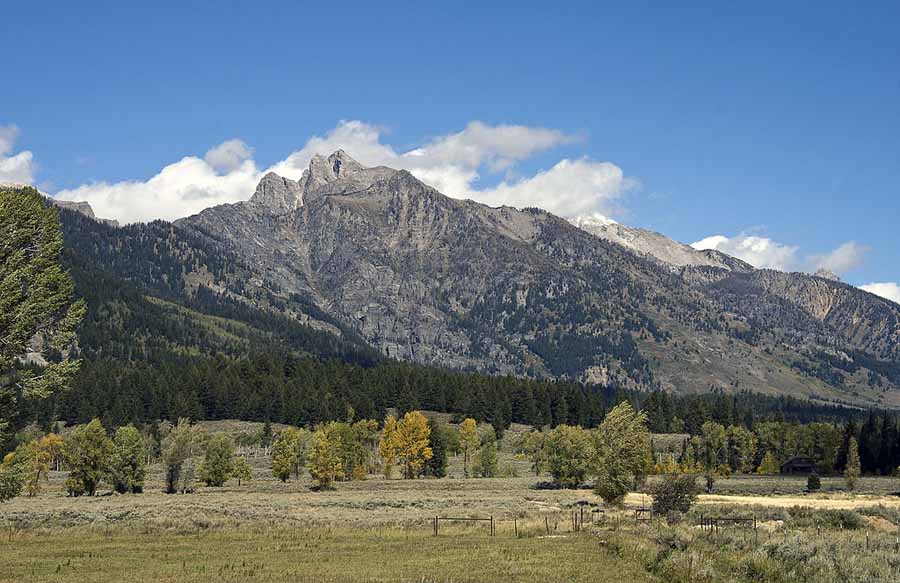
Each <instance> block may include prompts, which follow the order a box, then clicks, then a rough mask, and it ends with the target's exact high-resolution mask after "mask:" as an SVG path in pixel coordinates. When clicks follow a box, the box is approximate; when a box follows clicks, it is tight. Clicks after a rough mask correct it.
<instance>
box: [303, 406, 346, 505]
mask: <svg viewBox="0 0 900 583" xmlns="http://www.w3.org/2000/svg"><path fill="white" fill-rule="evenodd" d="M342 447H343V444H342V443H341V436H340V428H339V427H338V425H337V424H336V423H335V422H334V421H332V422H330V423H326V424H325V425H320V426H319V427H318V428H317V429H316V430H315V431H314V432H313V434H312V444H311V446H310V451H309V475H310V476H312V479H313V480H315V481H316V484H317V485H318V487H319V489H320V490H327V489H329V488H331V487H332V484H333V483H334V482H335V481H337V480H343V479H344V460H343V457H342V456H341V451H342Z"/></svg>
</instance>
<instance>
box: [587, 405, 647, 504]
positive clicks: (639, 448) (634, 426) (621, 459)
mask: <svg viewBox="0 0 900 583" xmlns="http://www.w3.org/2000/svg"><path fill="white" fill-rule="evenodd" d="M594 435H595V439H594V449H595V451H596V455H595V456H594V474H595V475H596V476H597V480H596V482H595V484H594V491H595V492H596V493H597V494H598V495H599V496H600V497H601V498H603V500H605V501H606V502H607V503H609V504H618V503H620V502H621V501H622V499H623V498H624V497H625V494H626V493H627V492H628V489H629V487H631V485H632V484H633V483H634V477H635V475H637V474H638V473H640V471H641V468H642V467H643V465H644V464H645V460H646V459H647V455H646V451H647V449H649V447H650V435H649V432H648V431H647V416H646V414H644V413H643V412H636V411H635V410H634V409H633V408H632V407H631V405H630V404H628V403H621V404H619V405H616V406H615V407H614V408H613V409H612V411H610V412H609V413H608V414H607V415H606V417H605V418H604V419H603V422H602V423H601V424H600V427H599V428H598V429H597V431H596V432H595V433H594Z"/></svg>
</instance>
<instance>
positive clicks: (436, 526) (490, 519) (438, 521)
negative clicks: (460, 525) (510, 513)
mask: <svg viewBox="0 0 900 583" xmlns="http://www.w3.org/2000/svg"><path fill="white" fill-rule="evenodd" d="M442 520H443V521H444V522H487V523H489V524H490V529H491V530H490V532H491V536H494V535H495V534H496V530H495V527H494V517H493V516H489V517H487V518H471V517H466V518H458V517H452V516H435V517H434V518H433V519H432V527H433V529H434V536H437V535H438V531H439V529H440V525H441V521H442ZM513 522H514V523H515V519H513ZM515 529H516V536H518V535H519V528H518V524H515Z"/></svg>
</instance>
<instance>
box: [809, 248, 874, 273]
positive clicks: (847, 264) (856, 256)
mask: <svg viewBox="0 0 900 583" xmlns="http://www.w3.org/2000/svg"><path fill="white" fill-rule="evenodd" d="M868 252H869V247H867V246H865V245H860V244H859V243H857V242H856V241H847V242H846V243H844V244H843V245H841V246H840V247H838V248H837V249H835V250H834V251H832V252H831V253H826V254H824V255H813V256H812V257H810V262H811V263H812V264H813V265H814V266H815V268H816V269H827V270H828V271H833V272H835V273H846V272H848V271H850V270H852V269H855V268H856V267H859V266H860V265H862V262H863V259H865V256H866V254H867V253H868Z"/></svg>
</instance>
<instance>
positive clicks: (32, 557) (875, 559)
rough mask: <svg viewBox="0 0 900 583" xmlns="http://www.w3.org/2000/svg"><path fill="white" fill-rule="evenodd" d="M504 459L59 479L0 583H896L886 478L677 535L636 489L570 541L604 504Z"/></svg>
mask: <svg viewBox="0 0 900 583" xmlns="http://www.w3.org/2000/svg"><path fill="white" fill-rule="evenodd" d="M215 429H216V430H224V431H228V432H230V433H232V434H234V435H237V434H239V433H241V432H244V431H246V430H247V428H246V426H245V425H243V424H240V423H234V424H232V425H228V424H224V423H223V424H220V425H219V426H217V427H216V428H215ZM509 438H510V439H513V438H514V436H513V435H511V436H509ZM510 449H511V448H510V447H508V444H507V446H506V447H504V451H502V453H501V459H500V467H501V471H502V472H503V473H504V477H501V478H492V479H475V478H472V479H464V478H463V477H462V476H463V471H462V460H461V458H460V457H456V458H453V459H452V460H451V463H450V468H449V477H447V478H443V479H439V480H436V479H421V480H400V479H394V480H385V479H383V478H382V477H380V476H370V477H369V478H368V479H367V480H364V481H355V482H343V483H339V484H337V485H336V488H335V490H333V491H328V492H317V491H314V490H313V489H312V482H311V481H310V479H309V477H308V476H306V475H302V476H301V477H300V479H299V480H291V481H289V482H287V483H282V482H279V481H278V480H276V479H274V478H273V477H272V476H271V472H270V469H269V464H270V460H269V458H268V457H267V456H266V455H264V452H263V451H262V450H259V449H253V448H248V449H247V450H245V453H251V454H255V455H251V456H250V457H249V458H248V459H249V462H250V465H251V467H252V470H253V480H252V481H251V482H249V483H244V484H243V485H241V486H238V485H237V484H236V483H235V482H234V481H233V480H232V481H230V482H229V483H228V484H227V485H226V486H225V487H222V488H208V487H205V486H202V485H199V484H198V485H197V486H196V490H195V492H194V493H192V494H186V495H178V494H176V495H166V494H164V493H163V491H162V490H163V476H162V470H161V467H160V466H159V465H154V466H151V468H150V472H149V475H148V480H147V484H146V489H145V493H143V494H139V495H114V494H109V493H108V492H107V491H106V490H104V489H103V488H101V495H98V496H95V497H80V498H70V497H67V496H66V495H65V491H64V487H63V482H64V480H65V473H61V472H54V473H52V475H51V479H50V483H49V484H47V485H45V487H44V489H43V491H42V492H41V493H39V494H38V495H37V496H35V497H33V498H28V497H19V498H15V499H13V500H12V501H10V502H7V503H4V504H2V505H0V582H4V583H5V582H6V581H26V580H27V581H54V582H55V581H60V582H82V581H119V580H125V579H127V580H131V581H135V582H140V581H212V580H215V581H225V582H227V581H251V580H252V581H276V580H277V581H284V580H288V579H291V580H298V581H324V582H339V581H340V582H343V581H372V582H380V581H409V582H419V583H425V582H451V581H454V582H467V581H472V582H474V581H479V582H485V583H491V582H495V581H497V582H500V581H503V582H505V581H516V582H528V581H542V582H547V581H550V582H552V581H559V582H564V581H601V582H602V581H617V582H620V583H629V582H631V581H665V582H666V583H680V582H685V583H687V582H692V583H693V582H695V581H703V582H709V583H724V582H732V581H764V582H784V583H796V582H798V581H816V582H824V583H832V582H834V583H838V582H841V583H843V582H847V581H851V582H856V581H858V582H860V583H863V582H865V583H869V582H882V581H884V582H887V581H891V582H896V581H900V531H898V528H900V497H897V496H894V495H890V493H892V492H895V491H897V489H898V488H897V486H898V481H897V480H896V479H893V478H863V479H861V480H860V483H859V486H858V489H857V491H856V492H854V493H848V492H845V491H843V488H844V483H843V480H842V479H840V478H823V480H822V482H823V483H822V486H823V490H822V492H819V493H816V494H805V493H804V491H805V487H806V479H805V478H803V477H767V476H735V477H731V478H727V479H721V480H719V481H717V482H716V488H715V494H713V495H701V496H700V498H699V500H698V504H697V506H695V508H694V509H693V510H692V511H691V512H690V513H688V514H687V515H686V516H684V517H683V519H682V520H681V521H679V522H677V523H675V524H672V525H669V524H666V522H665V521H662V520H655V521H654V522H652V523H649V524H648V523H637V522H636V521H635V520H634V513H633V510H634V508H636V507H639V506H646V505H649V504H650V502H651V499H650V497H649V496H648V495H647V494H643V493H640V492H635V493H632V494H629V495H628V497H627V498H626V503H625V507H624V508H622V509H612V508H605V511H606V512H605V516H606V520H605V521H604V522H603V523H602V524H601V523H600V522H599V521H598V523H597V524H595V525H591V524H587V525H586V528H585V529H584V530H582V531H581V532H573V528H572V514H573V513H574V512H576V511H578V509H579V508H580V506H579V504H583V503H585V502H587V503H589V504H591V505H592V506H596V507H602V504H601V502H600V500H599V498H597V497H596V496H595V495H594V494H593V492H592V491H591V490H587V489H582V490H551V489H545V488H543V486H542V483H543V482H544V481H545V480H546V479H547V477H546V476H534V475H533V474H532V473H531V471H530V464H529V462H527V461H525V460H523V459H519V458H516V457H515V456H514V455H512V454H511V453H509V451H510ZM656 479H658V478H654V477H651V478H650V481H651V482H652V481H653V480H656ZM589 510H590V509H588V511H589ZM435 516H460V517H475V516H477V517H488V516H493V517H494V519H495V521H496V536H494V537H490V536H489V527H488V526H487V525H486V524H484V523H477V524H473V525H471V526H464V525H459V524H456V523H446V524H445V523H442V524H441V529H440V536H438V537H434V536H433V532H432V522H431V521H432V519H433V517H435ZM710 516H719V517H755V518H756V519H757V521H758V529H757V530H748V529H747V528H740V527H734V526H725V527H723V528H722V529H721V530H720V531H717V532H716V533H715V534H712V533H710V532H707V531H703V530H702V529H701V528H700V526H699V523H700V519H701V517H706V518H708V517H710ZM513 521H515V522H513ZM548 531H549V532H548Z"/></svg>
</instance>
